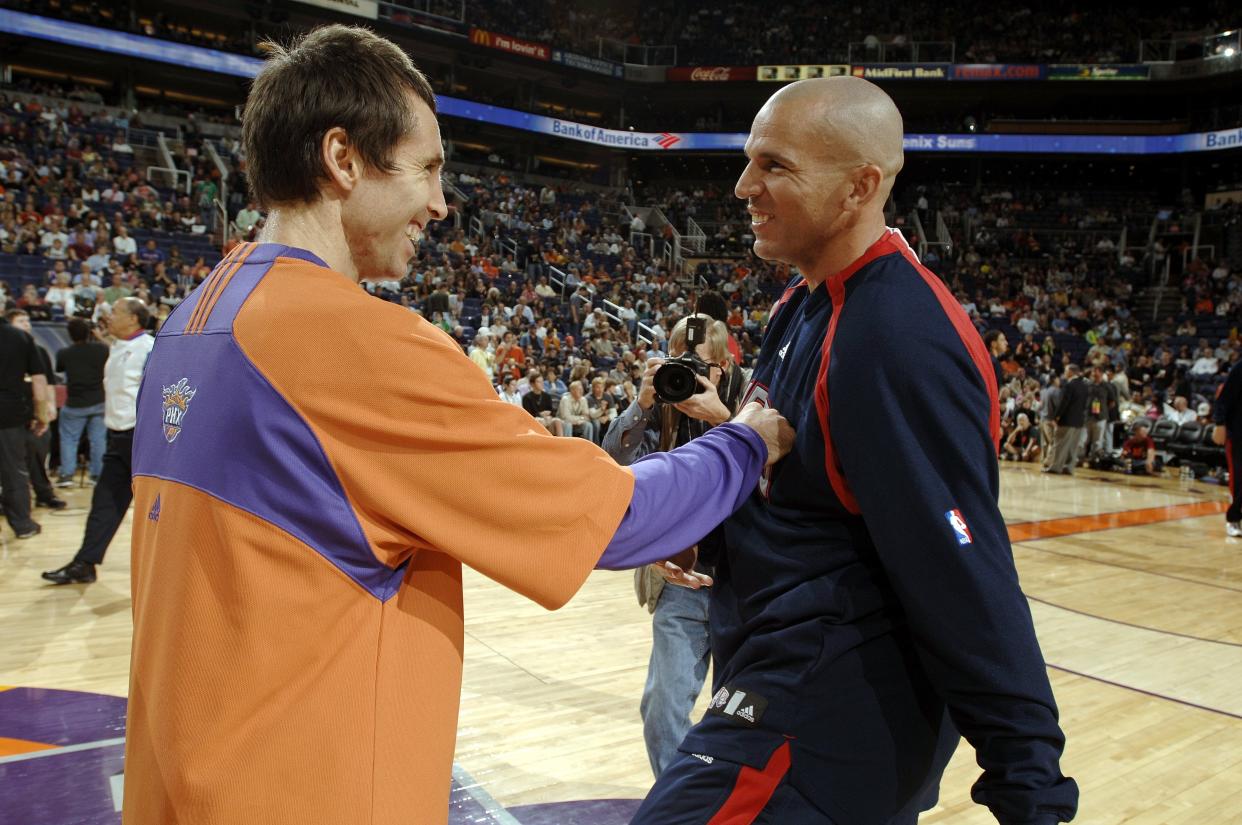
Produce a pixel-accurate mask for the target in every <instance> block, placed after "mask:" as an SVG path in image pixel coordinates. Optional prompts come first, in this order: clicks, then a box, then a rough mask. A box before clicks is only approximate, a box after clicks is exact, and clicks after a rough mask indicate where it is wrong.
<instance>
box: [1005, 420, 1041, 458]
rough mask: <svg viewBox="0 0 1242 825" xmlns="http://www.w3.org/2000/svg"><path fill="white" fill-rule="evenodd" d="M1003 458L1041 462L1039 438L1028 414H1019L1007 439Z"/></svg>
mask: <svg viewBox="0 0 1242 825" xmlns="http://www.w3.org/2000/svg"><path fill="white" fill-rule="evenodd" d="M1002 457H1004V458H1007V459H1009V460H1010V461H1038V460H1039V436H1038V433H1036V431H1035V428H1034V427H1032V426H1031V419H1030V417H1029V416H1028V415H1027V414H1026V413H1018V417H1017V421H1016V423H1015V424H1014V426H1013V430H1011V431H1010V433H1009V437H1008V438H1006V439H1005V445H1004V450H1003V452H1002Z"/></svg>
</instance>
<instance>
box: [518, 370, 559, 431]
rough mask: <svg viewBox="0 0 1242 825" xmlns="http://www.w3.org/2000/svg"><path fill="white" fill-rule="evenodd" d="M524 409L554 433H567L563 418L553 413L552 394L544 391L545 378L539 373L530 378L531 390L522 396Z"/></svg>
mask: <svg viewBox="0 0 1242 825" xmlns="http://www.w3.org/2000/svg"><path fill="white" fill-rule="evenodd" d="M522 409H524V410H526V412H528V413H530V415H531V416H532V417H533V418H534V419H535V420H536V421H538V422H539V423H540V424H542V425H543V426H544V427H545V428H546V429H547V430H548V432H550V433H552V435H567V433H566V432H565V425H564V424H563V422H562V421H561V419H560V418H558V417H556V416H555V415H553V412H552V410H553V402H552V396H550V395H548V394H547V393H546V392H544V389H543V378H542V377H541V376H540V375H538V374H535V375H534V376H533V377H531V379H530V392H528V393H526V395H524V396H522Z"/></svg>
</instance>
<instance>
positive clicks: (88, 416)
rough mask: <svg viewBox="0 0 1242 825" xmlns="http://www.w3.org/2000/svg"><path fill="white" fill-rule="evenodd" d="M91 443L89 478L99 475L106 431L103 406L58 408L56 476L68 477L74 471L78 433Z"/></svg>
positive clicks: (76, 464) (105, 443) (106, 435)
mask: <svg viewBox="0 0 1242 825" xmlns="http://www.w3.org/2000/svg"><path fill="white" fill-rule="evenodd" d="M83 429H85V430H86V437H87V438H88V439H89V440H90V443H91V464H90V466H91V478H99V474H100V473H101V472H103V456H104V447H105V446H106V445H107V441H108V430H107V428H106V427H104V405H103V404H95V405H94V406H91V407H61V408H60V474H61V475H62V476H64V477H66V478H67V477H69V476H71V475H73V474H74V471H76V470H77V469H78V442H79V441H81V440H82V430H83Z"/></svg>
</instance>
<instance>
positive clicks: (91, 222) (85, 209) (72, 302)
mask: <svg viewBox="0 0 1242 825" xmlns="http://www.w3.org/2000/svg"><path fill="white" fill-rule="evenodd" d="M77 91H80V90H77ZM49 92H50V93H58V99H56V100H54V101H51V102H40V101H48V98H46V97H42V98H40V97H34V96H32V95H33V94H38V93H49ZM65 92H66V90H63V89H58V88H55V87H47V88H45V87H41V86H39V87H31V86H30V85H29V84H26V85H25V86H24V87H23V88H21V89H20V90H14V89H9V90H3V89H0V277H2V278H3V280H2V281H0V289H3V290H4V297H5V298H7V299H11V300H13V301H14V302H16V304H17V306H19V307H20V308H22V309H24V310H26V311H27V312H28V313H29V314H30V316H31V317H32V318H33V319H35V320H46V319H53V318H55V319H60V318H65V317H71V316H75V315H76V316H83V317H92V316H94V315H95V314H96V313H97V311H99V310H101V309H102V308H103V305H105V304H111V303H112V302H114V301H115V300H116V299H118V298H121V297H127V296H130V295H133V296H136V297H139V298H141V299H142V300H143V301H144V302H146V303H148V304H149V305H151V306H152V307H157V308H158V309H157V310H156V314H157V315H158V316H160V317H163V316H166V315H167V314H168V312H170V311H171V310H172V308H173V307H175V306H176V305H177V304H178V303H180V301H181V300H182V299H183V298H184V296H185V295H186V294H187V292H188V290H190V289H192V288H193V286H194V285H195V284H196V283H198V282H199V281H200V280H201V279H202V278H203V277H205V275H206V274H207V273H208V272H209V271H210V268H211V266H213V265H214V264H215V263H216V261H217V260H218V259H219V253H218V250H219V241H218V234H217V235H214V236H213V235H212V234H211V230H212V229H213V227H214V228H215V229H216V230H218V229H219V227H218V226H216V225H215V223H216V222H215V217H214V207H213V206H212V203H213V201H214V200H215V199H216V198H217V196H218V194H219V186H220V172H219V170H218V168H217V167H216V166H215V165H214V163H212V162H210V161H209V160H208V158H207V157H206V156H205V154H204V153H203V152H202V151H201V144H200V143H199V142H198V141H199V140H200V138H198V137H197V136H196V135H194V134H191V133H188V132H187V133H186V134H183V135H181V136H179V137H178V141H177V142H176V143H175V145H176V146H177V147H178V149H179V154H178V157H177V160H178V163H179V165H180V167H181V168H182V169H184V170H185V171H187V172H188V173H189V174H190V186H189V191H188V192H187V191H186V188H185V186H184V183H182V186H181V187H179V188H177V189H173V188H169V187H165V186H160V185H157V184H156V183H153V182H152V180H151V179H149V178H148V174H147V170H146V169H145V168H143V166H142V164H141V163H140V162H139V161H138V160H136V155H137V153H138V152H139V151H141V148H142V147H141V146H138V147H136V145H135V144H136V143H137V140H136V138H137V136H138V135H139V134H140V133H142V132H143V131H144V130H143V129H142V119H141V116H140V115H137V114H128V115H127V114H124V113H121V112H120V111H119V110H111V109H107V108H105V107H102V106H96V105H94V104H93V103H92V102H88V101H89V95H85V94H81V93H79V94H77V95H76V96H75V97H73V98H69V97H65V96H64V94H65ZM150 134H153V133H148V136H149V135H150ZM183 180H184V179H183ZM163 182H167V181H163Z"/></svg>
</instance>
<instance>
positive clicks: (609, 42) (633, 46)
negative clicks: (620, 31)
mask: <svg viewBox="0 0 1242 825" xmlns="http://www.w3.org/2000/svg"><path fill="white" fill-rule="evenodd" d="M598 42H599V47H598V50H597V51H598V54H596V57H601V58H603V59H605V60H612V61H614V62H616V63H628V64H629V65H631V66H676V65H677V47H676V46H646V45H643V44H641V43H626V42H625V41H623V40H616V39H614V38H611V37H601V38H599V41H598Z"/></svg>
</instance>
